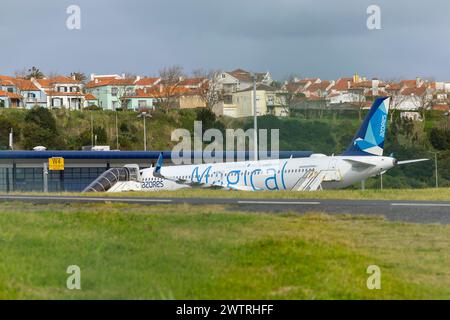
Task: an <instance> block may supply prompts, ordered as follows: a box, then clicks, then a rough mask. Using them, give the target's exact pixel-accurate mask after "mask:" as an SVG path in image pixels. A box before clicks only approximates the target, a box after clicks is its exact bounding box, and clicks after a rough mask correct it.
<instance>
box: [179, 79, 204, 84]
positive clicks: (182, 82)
mask: <svg viewBox="0 0 450 320" xmlns="http://www.w3.org/2000/svg"><path fill="white" fill-rule="evenodd" d="M205 81H206V79H205V78H187V79H183V80H181V81H180V82H179V83H178V86H199V85H201V84H202V83H203V82H205Z"/></svg>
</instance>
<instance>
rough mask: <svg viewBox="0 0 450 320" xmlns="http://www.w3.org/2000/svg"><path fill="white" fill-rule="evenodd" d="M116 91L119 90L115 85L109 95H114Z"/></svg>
mask: <svg viewBox="0 0 450 320" xmlns="http://www.w3.org/2000/svg"><path fill="white" fill-rule="evenodd" d="M118 91H119V90H118V89H117V88H116V87H114V88H111V95H112V96H113V97H116V96H117V92H118Z"/></svg>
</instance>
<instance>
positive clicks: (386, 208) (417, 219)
mask: <svg viewBox="0 0 450 320" xmlns="http://www.w3.org/2000/svg"><path fill="white" fill-rule="evenodd" d="M0 201H24V202H32V203H36V204H46V203H77V202H84V203H95V202H122V203H133V204H142V205H155V204H180V203H187V204H192V205H202V204H209V205H212V204H219V205H228V206H230V207H231V208H233V209H238V210H242V211H263V212H274V213H279V212H288V211H291V212H298V213H304V212H324V213H328V214H364V215H384V216H385V217H386V218H387V219H389V220H393V221H406V222H414V223H442V224H450V202H434V201H386V200H303V199H301V200H300V199H299V200H287V199H280V200H276V199H270V200H262V199H261V200H260V199H226V198H143V197H136V198H135V197H102V196H97V195H95V196H94V195H93V196H82V197H79V196H58V195H55V196H47V195H42V196H39V195H36V196H28V195H0Z"/></svg>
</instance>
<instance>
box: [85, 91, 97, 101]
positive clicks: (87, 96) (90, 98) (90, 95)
mask: <svg viewBox="0 0 450 320" xmlns="http://www.w3.org/2000/svg"><path fill="white" fill-rule="evenodd" d="M84 98H85V99H86V100H97V97H96V96H94V95H93V94H92V93H86V94H85V95H84Z"/></svg>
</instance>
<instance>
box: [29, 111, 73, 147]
mask: <svg viewBox="0 0 450 320" xmlns="http://www.w3.org/2000/svg"><path fill="white" fill-rule="evenodd" d="M24 120H25V123H24V126H23V131H22V136H23V147H24V148H25V149H32V148H33V147H35V146H38V145H40V146H44V147H46V148H47V149H60V148H62V147H64V142H63V139H62V136H61V133H60V132H59V130H58V128H57V126H56V120H55V118H54V117H53V115H52V113H51V112H50V111H49V110H48V109H46V108H42V107H34V108H33V109H31V110H29V111H27V114H26V116H25V119H24Z"/></svg>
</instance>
